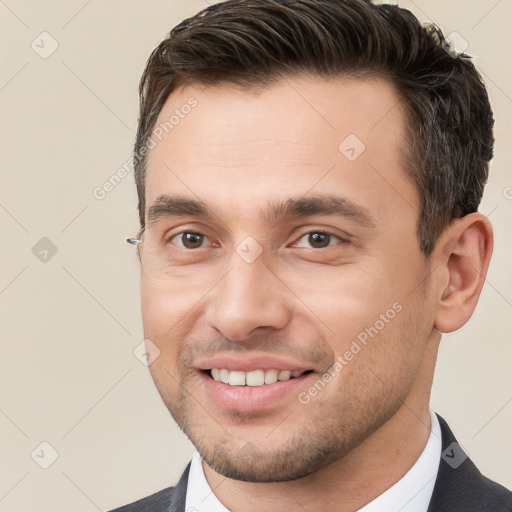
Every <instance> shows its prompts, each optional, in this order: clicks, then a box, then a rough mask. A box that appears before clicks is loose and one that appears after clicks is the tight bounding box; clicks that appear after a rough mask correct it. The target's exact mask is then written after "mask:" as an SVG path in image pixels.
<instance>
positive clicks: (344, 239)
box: [288, 228, 352, 248]
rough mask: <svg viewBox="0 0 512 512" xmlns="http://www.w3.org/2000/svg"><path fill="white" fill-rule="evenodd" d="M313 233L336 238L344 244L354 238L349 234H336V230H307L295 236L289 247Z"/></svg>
mask: <svg viewBox="0 0 512 512" xmlns="http://www.w3.org/2000/svg"><path fill="white" fill-rule="evenodd" d="M311 233H323V234H325V235H330V236H334V237H336V238H338V239H339V240H340V242H344V243H349V242H350V240H351V238H352V237H351V236H350V235H349V234H348V233H339V232H335V230H333V229H329V228H307V229H305V230H304V231H302V230H301V231H300V234H298V235H294V237H293V242H292V243H291V244H288V245H292V246H293V244H296V243H297V242H298V241H299V240H300V239H301V238H303V237H304V236H306V235H309V234H311ZM328 247H330V246H328ZM326 248H327V247H326Z"/></svg>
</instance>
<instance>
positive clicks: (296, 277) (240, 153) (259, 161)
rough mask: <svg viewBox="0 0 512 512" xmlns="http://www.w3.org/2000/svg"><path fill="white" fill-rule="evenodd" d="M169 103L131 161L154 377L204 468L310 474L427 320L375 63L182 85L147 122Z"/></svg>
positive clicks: (354, 438)
mask: <svg viewBox="0 0 512 512" xmlns="http://www.w3.org/2000/svg"><path fill="white" fill-rule="evenodd" d="M191 97H193V98H194V100H190V98H191ZM187 102H188V104H192V103H193V104H194V105H195V106H194V107H193V108H187V107H185V108H184V107H183V106H184V105H186V104H187ZM195 102H197V104H196V103H195ZM176 110H178V113H176ZM173 115H174V116H175V117H174V118H173V121H171V123H172V129H169V124H168V125H167V131H168V134H166V135H165V136H163V137H162V135H161V133H162V132H161V130H160V135H159V137H158V138H160V139H161V140H160V141H159V140H158V138H155V137H154V140H155V141H157V145H156V146H155V147H154V148H153V149H152V150H151V152H150V155H149V159H148V167H147V176H146V231H145V234H144V243H143V245H142V246H141V254H142V277H141V290H142V291H141V293H142V313H143V321H144V335H145V338H146V339H149V340H151V342H152V343H154V344H155V345H156V346H157V347H158V349H159V350H160V356H159V357H158V358H157V359H156V360H155V361H154V362H153V363H152V364H151V366H150V371H151V374H152V377H153V379H154V381H155V383H156V386H157V388H158V390H159V392H160V394H161V396H162V398H163V400H164V402H165V404H166V405H167V407H168V408H169V410H170V411H171V413H172V415H173V416H174V418H175V419H176V421H177V422H178V424H179V425H180V426H181V428H182V429H183V430H184V431H185V432H186V433H187V435H188V436H189V437H190V439H191V440H192V442H193V443H194V444H195V446H196V447H197V448H198V450H199V452H200V453H201V455H202V456H203V458H204V459H205V461H206V462H207V463H208V464H209V465H210V466H211V467H212V468H214V469H215V470H216V471H218V472H219V473H221V474H224V475H226V476H229V477H231V478H236V479H241V480H248V481H280V480H288V479H293V478H298V477H300V476H303V475H306V474H309V473H312V472H314V471H315V470H317V469H319V468H321V467H323V466H325V465H327V464H329V463H331V462H333V461H336V460H339V459H341V458H342V457H343V456H344V455H345V454H346V453H348V451H349V450H351V449H352V448H354V447H355V446H357V445H358V444H359V443H360V442H362V441H363V440H364V439H366V438H368V436H370V435H371V434H372V433H373V432H374V431H375V430H376V429H378V428H379V427H380V426H381V425H383V424H384V423H385V422H386V421H387V420H388V419H389V418H391V417H392V416H393V415H394V414H395V413H396V412H397V411H398V410H399V409H400V407H402V404H403V402H404V400H406V399H407V398H408V396H410V391H411V389H414V387H415V386H417V385H418V382H417V381H418V378H419V377H418V375H419V373H418V368H419V366H420V363H421V358H422V355H423V352H424V350H425V347H426V345H427V342H428V340H429V337H431V334H432V326H433V319H434V316H435V311H434V306H433V305H432V304H435V302H434V301H432V300H429V293H430V292H429V289H428V287H427V286H426V284H425V283H426V281H427V277H428V274H429V265H428V261H427V260H426V259H425V258H424V256H423V254H422V253H421V251H420V249H419V243H418V239H417V234H416V229H417V219H418V209H419V198H418V194H417V191H416V188H415V186H414V184H413V183H412V181H411V180H410V179H409V178H408V177H407V176H406V173H405V171H404V168H403V165H404V162H403V159H402V157H401V151H402V150H403V147H404V144H405V135H404V133H405V131H404V117H403V111H402V108H401V103H400V101H399V99H398V98H397V96H396V94H395V93H394V92H393V89H392V88H391V87H390V86H389V84H388V83H386V82H385V81H382V80H369V79H365V80H356V79H348V78H337V79H332V80H329V81H324V80H322V79H320V78H311V77H309V78H306V77H302V78H300V77H289V78H287V79H286V80H283V81H280V82H278V83H276V84H274V85H272V86H271V87H268V88H266V89H264V90H263V91H260V93H258V94H253V93H249V92H246V91H241V90H239V89H235V88H234V87H232V86H228V85H223V86H217V87H209V88H196V87H193V86H187V87H184V88H182V89H180V90H178V91H175V92H174V93H173V94H172V95H171V96H170V97H169V99H168V100H167V102H166V104H165V106H164V108H163V110H162V112H161V113H160V116H159V119H158V121H157V124H156V126H157V127H158V126H159V125H161V123H165V122H166V121H169V119H170V118H171V117H172V116H173ZM178 118H179V121H178V122H177V119H178ZM164 133H165V132H164ZM363 144H364V146H363ZM279 378H280V379H282V380H277V381H276V379H279ZM244 383H245V385H243V384H244Z"/></svg>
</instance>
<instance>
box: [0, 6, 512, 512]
mask: <svg viewBox="0 0 512 512" xmlns="http://www.w3.org/2000/svg"><path fill="white" fill-rule="evenodd" d="M403 5H404V6H409V7H411V8H412V10H413V11H414V12H415V13H416V14H417V15H419V16H420V17H421V18H422V19H424V20H426V19H433V20H436V22H437V23H438V24H439V25H440V26H441V27H442V28H443V29H444V30H445V33H447V34H448V33H450V32H452V31H456V32H458V33H459V34H461V35H462V37H463V38H464V39H465V40H467V41H468V43H469V49H468V52H469V53H471V54H472V55H474V56H476V63H477V65H478V66H479V67H480V69H481V70H482V71H483V73H484V74H485V77H486V81H487V83H488V85H489V91H490V94H491V98H492V102H493V105H494V109H495V113H496V119H497V130H496V135H497V140H498V142H497V145H496V158H495V160H494V163H493V166H492V173H491V178H490V181H489V185H488V187H487V191H486V195H485V200H484V202H483V205H482V208H481V210H482V211H483V212H484V213H486V214H488V215H489V216H490V219H491V221H492V222H493V224H494V226H495V231H496V248H495V255H494V260H493V262H492V265H491V269H490V273H489V276H488V282H487V284H486V286H485V288H484V291H483V295H482V298H481V301H480V305H479V307H478V309H477V312H476V314H475V315H474V317H473V319H472V320H471V321H470V323H469V324H468V325H467V326H466V327H464V328H463V329H462V330H461V331H459V332H457V333H455V334H453V335H450V336H447V337H445V339H444V341H443V343H442V349H441V353H440V357H439V365H438V370H437V376H436V382H435V386H434V390H433V400H432V403H433V406H434V408H435V409H436V410H437V411H438V412H440V413H441V414H442V415H444V416H445V417H446V418H447V419H448V421H449V422H450V424H451V426H452V428H453V430H454V431H455V433H456V435H457V436H458V438H459V441H460V443H461V444H462V446H463V447H464V448H465V449H466V451H467V452H468V453H469V454H470V456H471V457H472V458H473V459H474V461H475V462H476V463H477V465H478V466H479V467H480V469H481V470H482V472H484V473H485V474H487V475H488V476H490V477H491V478H493V479H496V480H497V481H499V482H501V483H503V484H505V485H506V486H508V487H512V471H511V464H510V461H511V459H512V439H511V432H512V403H511V402H512V385H511V383H512V378H511V361H512V357H511V356H512V345H511V343H510V325H511V324H510V318H511V317H512V265H511V264H510V262H511V261H512V242H511V237H510V225H511V220H512V200H511V198H512V188H507V187H512V174H511V164H512V162H511V160H512V144H511V143H510V141H511V140H512V138H511V135H512V134H511V129H512V123H511V120H512V99H511V98H512V87H511V68H510V48H511V46H512V31H511V30H510V20H511V19H512V2H511V1H510V0H501V1H496V0H478V1H467V0H458V1H451V2H446V1H444V0H435V1H434V0H429V1H426V0H421V1H420V0H416V1H415V2H410V1H408V2H403ZM205 6H206V2H205V0H166V1H155V0H153V1H147V2H143V1H119V0H117V1H115V0H109V1H107V0H89V1H84V0H72V1H64V0H59V1H57V0H56V1H52V2H41V1H34V0H33V1H29V0H1V1H0V18H1V26H0V34H1V36H0V37H1V38H2V40H1V47H2V69H1V76H0V108H1V120H2V123H1V124H2V127H1V141H2V142H1V146H2V147H1V150H2V161H1V168H2V178H1V188H0V222H1V226H2V230H1V233H2V249H1V267H0V268H1V274H0V308H1V319H0V325H1V331H2V334H1V336H2V338H1V340H2V352H1V353H2V357H1V358H0V379H1V396H0V431H1V441H0V442H1V445H0V450H1V455H0V461H1V462H0V510H1V511H5V512H15V511H16V512H32V511H38V512H46V511H54V512H59V511H68V510H73V511H74V512H82V511H83V512H89V511H91V512H94V511H95V510H108V509H109V508H111V507H113V506H114V505H120V504H122V503H125V502H127V501H130V500H134V499H135V498H138V497H142V496H144V495H147V494H149V493H151V492H153V491H156V490H159V489H161V488H163V487H165V486H168V485H170V484H172V483H174V482H175V481H176V479H177V478H178V476H179V474H180V473H181V471H182V469H183V468H184V466H185V464H186V462H187V460H188V458H189V456H190V454H191V451H192V449H191V446H190V444H189V443H188V441H187V440H186V438H185V437H184V436H183V434H181V433H180V432H179V430H178V428H177V427H176V426H175V424H174V422H173V420H172V419H171V417H170V415H169V413H168V412H167V410H166V409H165V407H164V406H163V404H162V403H161V401H160V398H159V396H158V394H157V392H156V390H155V389H154V387H153V384H152V381H151V379H150V377H149V374H148V371H147V368H146V367H145V366H143V365H142V364H141V363H140V362H139V360H138V359H137V358H136V357H135V356H134V355H133V350H134V348H135V347H136V346H137V345H138V344H139V343H140V341H141V339H142V330H141V321H140V314H139V299H138V275H137V272H138V270H137V262H136V260H135V257H134V253H133V250H132V248H130V247H129V246H127V245H125V243H124V238H125V237H127V236H130V235H134V234H135V233H136V231H137V227H138V226H137V215H136V210H135V206H136V194H135V187H134V185H133V180H132V176H131V174H130V175H129V176H128V177H126V178H125V179H124V180H123V181H122V182H121V183H120V184H119V185H118V186H117V187H115V188H114V189H113V190H112V191H111V192H110V193H108V194H107V195H106V197H105V198H104V199H103V200H98V199H95V198H94V196H93V190H94V189H95V187H98V186H101V185H102V184H103V183H104V182H105V181H106V180H108V179H109V177H110V176H111V175H112V174H113V173H115V172H116V170H117V169H119V168H120V167H122V166H123V164H124V163H125V162H126V160H127V158H128V157H129V156H130V152H131V147H132V143H133V139H134V136H135V129H136V118H137V108H138V105H137V85H138V79H139V76H140V73H141V71H142V69H143V66H144V63H145V60H146V58H147V56H148V55H149V53H150V51H151V49H152V48H153V47H154V46H155V45H156V44H157V43H158V42H159V41H160V39H161V38H162V37H163V36H164V34H165V33H166V32H168V31H169V30H170V29H171V28H172V27H173V26H174V25H175V24H176V23H178V22H179V21H181V19H183V18H184V17H186V16H189V15H192V14H193V13H194V12H196V11H197V10H199V9H201V8H203V7H205ZM43 31H47V32H48V33H49V34H51V37H52V38H54V39H55V40H56V41H57V42H58V45H59V47H58V49H57V50H56V51H55V52H54V53H53V54H52V55H50V56H49V57H47V58H46V59H43V58H41V57H40V55H39V54H38V53H36V51H34V50H33V49H32V47H31V43H32V41H35V42H34V46H35V48H37V50H38V51H39V52H40V53H41V52H43V53H44V52H45V51H46V52H48V51H49V50H50V49H51V44H52V41H51V39H50V38H49V37H48V36H44V35H43V36H39V34H41V32H43ZM43 237H47V238H48V239H50V240H51V242H52V243H53V244H54V246H55V247H56V249H57V253H56V254H55V255H52V250H51V246H50V245H49V244H48V241H44V240H43V241H42V242H39V241H40V239H41V238H43ZM38 242H39V245H37V246H36V249H35V250H34V252H35V253H36V254H34V253H33V247H34V246H35V245H36V244H37V243H38ZM45 250H46V251H48V252H47V253H45V252H44V251H45ZM44 257H46V259H47V261H46V262H43V261H40V258H44ZM43 441H46V442H47V443H49V444H50V445H51V446H52V447H53V449H55V450H56V452H58V458H57V459H56V460H55V462H54V463H53V464H52V465H51V466H50V467H49V468H48V469H42V468H41V467H40V466H39V465H38V463H39V464H41V463H44V462H46V463H47V462H49V461H50V457H51V449H50V448H49V447H47V446H45V445H43V446H42V447H40V443H41V442H43ZM34 450H35V452H34ZM32 452H34V455H33V458H32V457H31V453H32ZM34 459H35V460H34Z"/></svg>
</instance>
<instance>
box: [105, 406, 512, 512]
mask: <svg viewBox="0 0 512 512" xmlns="http://www.w3.org/2000/svg"><path fill="white" fill-rule="evenodd" d="M438 417H439V416H438ZM439 423H440V424H441V433H442V456H441V461H440V466H439V471H438V474H437V479H436V483H435V486H434V492H433V494H432V499H431V501H430V505H429V507H428V511H427V512H511V511H512V492H510V491H509V490H507V489H505V487H503V486H501V485H499V484H497V483H495V482H492V481H491V480H489V479H488V478H485V477H484V476H483V475H482V474H481V473H480V471H478V469H477V468H476V466H475V465H474V464H473V463H472V462H471V460H469V458H467V457H466V456H465V454H464V453H463V452H462V450H461V448H460V447H459V445H458V444H457V441H456V440H455V437H454V435H453V433H452V431H451V430H450V428H449V427H448V425H447V424H446V422H445V421H444V420H443V419H442V418H441V417H439ZM189 470H190V463H189V465H188V466H187V468H186V469H185V471H184V472H183V475H182V476H181V479H180V481H179V482H178V484H177V485H176V487H167V488H166V489H163V490H161V491H159V492H157V493H155V494H152V495H151V496H148V497H146V498H142V499H141V500H138V501H135V502H134V503H131V504H129V505H125V506H124V507H120V508H116V509H115V510H112V511H111V512H185V499H186V496H187V484H188V473H189ZM383 512H386V511H383Z"/></svg>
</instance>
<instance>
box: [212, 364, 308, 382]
mask: <svg viewBox="0 0 512 512" xmlns="http://www.w3.org/2000/svg"><path fill="white" fill-rule="evenodd" d="M302 373H303V372H301V371H300V370H298V371H294V372H291V371H290V370H281V371H280V370H253V371H250V372H242V371H229V370H226V369H225V368H212V369H211V376H212V378H213V379H214V380H216V381H217V382H222V383H224V384H229V385H230V386H263V384H274V383H276V382H277V381H278V380H279V381H283V380H289V379H293V378H296V377H299V376H300V375H302Z"/></svg>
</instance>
